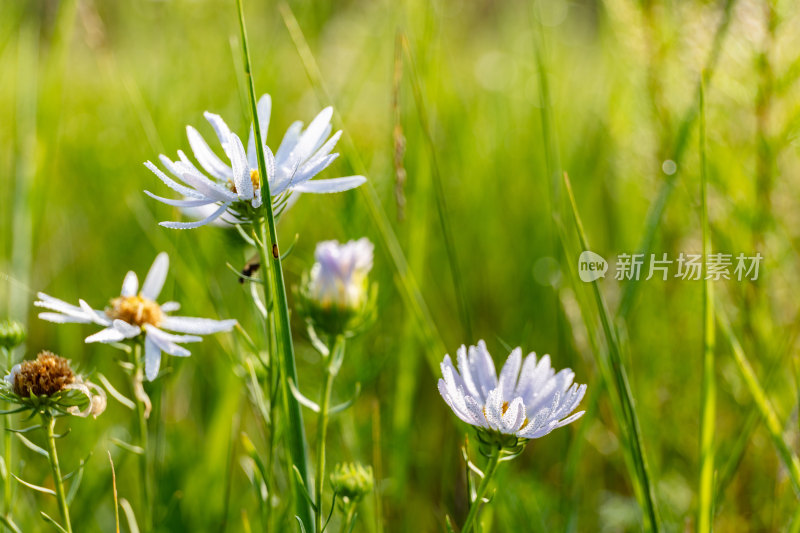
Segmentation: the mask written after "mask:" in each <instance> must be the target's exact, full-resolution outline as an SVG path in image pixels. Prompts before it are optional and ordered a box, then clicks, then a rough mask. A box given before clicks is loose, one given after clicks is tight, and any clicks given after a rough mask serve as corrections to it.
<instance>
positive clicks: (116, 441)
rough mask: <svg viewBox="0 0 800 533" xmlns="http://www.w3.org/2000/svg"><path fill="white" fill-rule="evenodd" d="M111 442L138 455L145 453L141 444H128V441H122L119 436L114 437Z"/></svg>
mask: <svg viewBox="0 0 800 533" xmlns="http://www.w3.org/2000/svg"><path fill="white" fill-rule="evenodd" d="M111 442H113V443H114V444H116V445H117V446H119V447H120V448H122V449H123V450H127V451H129V452H131V453H135V454H136V455H144V450H143V449H142V448H140V447H139V446H135V445H133V444H128V443H127V442H124V441H121V440H119V439H117V438H114V437H112V438H111Z"/></svg>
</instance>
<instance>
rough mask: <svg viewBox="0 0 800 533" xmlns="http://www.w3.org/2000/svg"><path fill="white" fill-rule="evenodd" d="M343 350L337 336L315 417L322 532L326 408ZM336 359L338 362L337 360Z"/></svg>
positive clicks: (317, 489) (342, 345) (318, 500)
mask: <svg viewBox="0 0 800 533" xmlns="http://www.w3.org/2000/svg"><path fill="white" fill-rule="evenodd" d="M343 351H344V337H341V336H340V337H337V338H336V340H335V341H334V343H333V347H332V348H331V353H330V354H329V355H328V360H327V361H326V364H325V385H324V386H323V388H322V394H321V396H320V401H319V418H318V419H317V472H316V480H315V483H314V488H315V490H316V495H315V498H314V501H315V502H316V504H317V531H318V532H320V533H321V532H322V520H323V516H324V515H325V510H324V509H323V505H322V488H323V486H324V484H325V441H326V439H327V435H328V409H329V408H330V404H331V389H332V388H333V380H334V378H335V377H336V372H337V370H338V369H337V368H334V365H338V364H340V363H341V357H342V355H343V354H342V353H341V352H343ZM337 360H338V362H337Z"/></svg>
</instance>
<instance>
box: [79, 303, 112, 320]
mask: <svg viewBox="0 0 800 533" xmlns="http://www.w3.org/2000/svg"><path fill="white" fill-rule="evenodd" d="M78 303H79V304H80V305H81V309H82V310H83V312H84V313H86V316H88V317H89V318H90V319H91V320H92V322H94V323H95V324H99V325H101V326H109V325H111V320H109V318H108V317H107V316H106V314H105V313H103V312H100V311H96V310H94V309H92V307H91V306H90V305H89V304H88V303H86V301H85V300H78Z"/></svg>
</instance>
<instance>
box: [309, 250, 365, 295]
mask: <svg viewBox="0 0 800 533" xmlns="http://www.w3.org/2000/svg"><path fill="white" fill-rule="evenodd" d="M373 249H374V246H373V244H372V243H371V242H370V241H369V239H367V238H366V237H363V238H361V239H358V240H357V241H349V242H347V243H345V244H339V242H338V241H323V242H320V243H318V244H317V249H316V251H315V252H314V258H315V259H316V263H314V266H313V267H311V276H310V278H309V280H308V293H307V294H308V297H309V298H311V299H312V300H314V301H315V302H316V303H317V305H319V306H320V307H323V308H328V307H332V306H333V307H337V308H339V309H360V308H361V307H362V306H363V304H364V301H365V300H366V298H367V289H368V286H367V275H368V274H369V271H370V270H371V269H372V252H373Z"/></svg>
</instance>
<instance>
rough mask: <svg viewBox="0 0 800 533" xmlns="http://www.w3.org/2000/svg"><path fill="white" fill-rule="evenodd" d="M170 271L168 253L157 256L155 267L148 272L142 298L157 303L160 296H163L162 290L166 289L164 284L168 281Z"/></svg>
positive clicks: (154, 262)
mask: <svg viewBox="0 0 800 533" xmlns="http://www.w3.org/2000/svg"><path fill="white" fill-rule="evenodd" d="M168 271H169V256H168V255H167V252H161V253H160V254H158V255H157V256H156V259H155V261H153V265H152V266H151V267H150V270H149V271H148V272H147V277H146V278H145V279H144V284H143V285H142V297H144V298H147V299H148V300H153V301H155V300H156V299H157V298H158V295H159V294H161V289H162V288H163V287H164V282H165V281H166V279H167V272H168Z"/></svg>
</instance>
